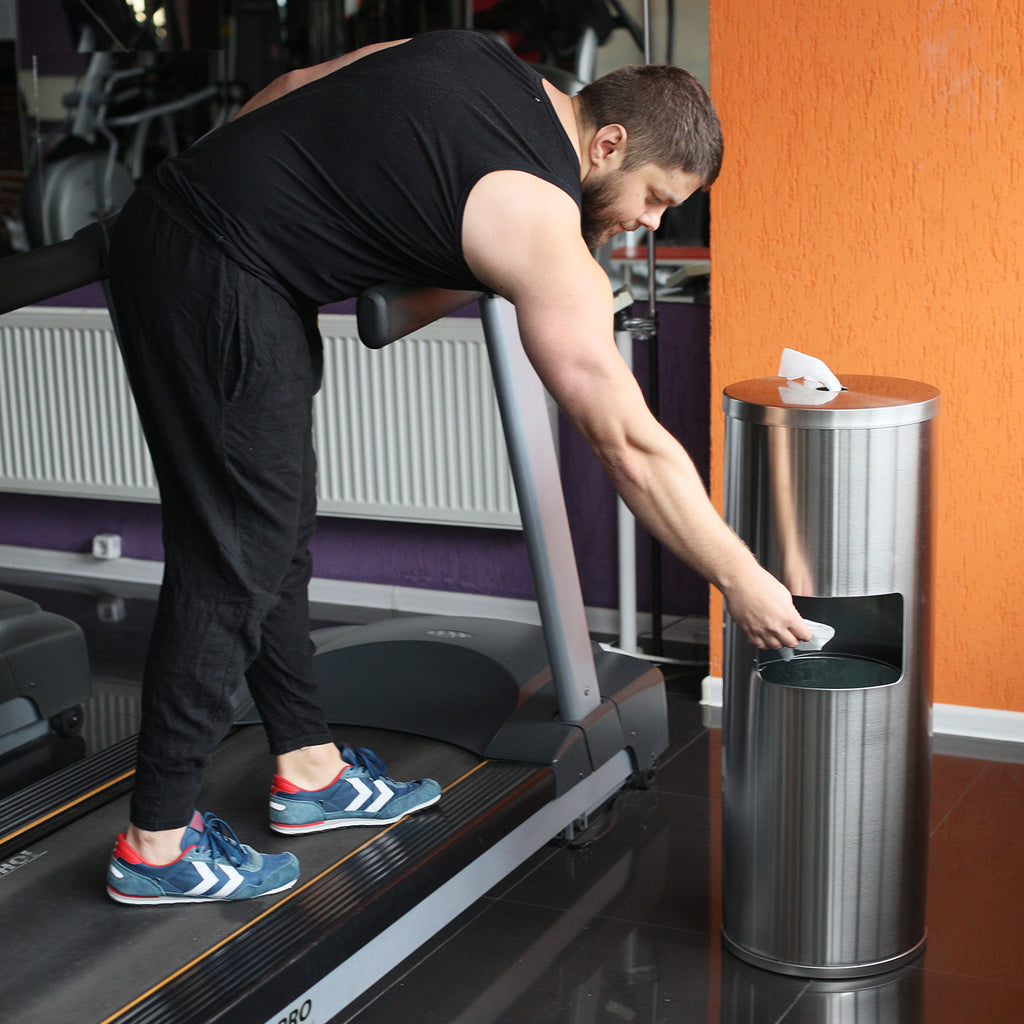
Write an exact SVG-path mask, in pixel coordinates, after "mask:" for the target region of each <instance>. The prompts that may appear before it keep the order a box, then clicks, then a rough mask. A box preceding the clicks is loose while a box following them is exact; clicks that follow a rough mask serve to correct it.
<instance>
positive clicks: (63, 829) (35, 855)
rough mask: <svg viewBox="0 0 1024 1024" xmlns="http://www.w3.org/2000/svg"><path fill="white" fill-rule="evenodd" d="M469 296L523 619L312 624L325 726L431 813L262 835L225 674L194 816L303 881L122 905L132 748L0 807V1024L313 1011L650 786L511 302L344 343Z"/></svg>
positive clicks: (122, 1023)
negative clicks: (424, 801) (506, 481)
mask: <svg viewBox="0 0 1024 1024" xmlns="http://www.w3.org/2000/svg"><path fill="white" fill-rule="evenodd" d="M109 228H110V222H109V221H107V222H101V223H97V224H91V225H89V226H87V227H86V228H83V229H82V230H81V231H79V232H78V233H77V234H76V235H75V236H74V238H72V239H70V240H68V241H66V242H60V243H57V244H56V245H52V246H48V247H46V248H44V249H41V250H35V251H33V252H29V253H24V254H18V255H16V256H12V257H8V258H7V259H5V260H2V261H0V312H7V311H10V310H12V309H17V308H19V307H21V306H23V305H27V304H29V303H32V302H36V301H38V300H40V299H42V298H44V297H47V296H49V295H55V294H61V293H63V292H66V291H69V290H71V289H72V288H75V287H79V286H81V285H83V284H86V283H88V282H90V281H94V280H102V279H103V278H104V277H105V272H104V266H105V254H106V245H107V238H108V232H109ZM473 298H478V300H479V304H480V315H481V319H482V321H483V325H484V332H485V337H486V341H487V347H488V352H489V355H490V360H491V369H492V375H493V378H494V383H495V388H496V392H497V397H498V402H499V407H500V410H501V415H502V421H503V425H504V430H505V435H506V440H507V443H508V448H509V457H510V463H511V467H512V473H513V479H514V482H515V486H516V493H517V497H518V501H519V507H520V513H521V517H522V521H523V528H524V535H525V539H526V545H527V551H528V555H529V559H530V566H531V571H532V574H533V578H534V584H535V589H536V595H537V601H538V605H539V611H540V619H541V625H540V626H533V625H526V624H520V623H510V622H501V621H495V620H490V619H482V618H479V619H478V618H469V617H456V618H452V617H441V616H409V617H407V618H395V619H388V620H384V621H379V622H376V623H371V624H369V625H365V626H344V627H332V628H329V629H326V630H319V631H317V632H315V633H314V635H313V641H314V645H315V649H316V657H315V662H314V663H315V667H316V673H317V677H318V679H319V682H320V685H321V693H322V696H323V699H324V703H325V707H326V709H327V712H328V718H329V720H330V721H331V723H332V728H333V729H334V732H335V734H336V737H337V738H338V739H339V740H341V739H344V741H345V742H347V743H349V744H350V745H352V746H355V745H365V746H371V747H373V748H374V749H376V750H377V751H378V752H379V753H380V754H381V755H382V756H383V757H384V759H385V760H386V762H387V764H388V770H389V774H391V775H393V776H394V777H397V778H415V777H423V776H430V777H433V778H436V779H437V780H438V781H439V782H440V783H441V785H442V788H443V795H442V798H441V801H440V803H439V804H438V805H436V806H435V807H434V808H431V809H428V810H426V811H424V812H421V813H418V814H416V815H413V816H411V817H409V818H406V819H404V820H403V821H400V822H398V823H396V824H394V825H391V826H386V827H383V828H363V827H354V828H346V829H341V830H336V831H333V832H328V833H321V834H319V835H313V836H292V837H283V836H278V835H276V834H275V833H272V832H271V831H270V830H269V828H268V827H267V823H266V821H267V819H266V801H267V794H268V790H269V784H270V778H271V774H272V766H271V761H270V758H269V757H268V756H267V753H266V742H265V738H264V736H263V732H262V728H261V727H260V726H259V725H258V724H257V722H258V719H257V717H256V716H255V713H254V712H253V710H252V707H251V702H250V701H249V700H248V698H247V694H246V692H245V690H244V686H243V687H242V688H240V690H239V694H238V697H237V714H236V727H235V728H234V729H233V730H232V732H231V733H230V735H229V736H228V737H227V738H226V739H225V740H224V741H223V742H222V743H221V745H220V746H219V747H218V748H217V750H216V751H215V754H214V757H213V760H212V762H211V765H210V769H209V771H208V772H207V775H206V780H207V781H206V783H205V785H204V789H203V792H202V794H201V796H200V802H199V806H200V807H201V808H205V807H212V808H215V809H216V810H217V811H218V813H223V814H224V815H225V817H227V818H228V820H229V821H231V823H232V825H233V826H234V827H235V828H236V829H237V831H238V832H239V834H240V835H241V836H242V838H243V839H244V840H245V841H247V842H251V843H253V844H254V845H256V846H257V847H258V848H260V849H263V850H265V851H267V852H271V853H273V852H278V851H280V850H284V849H291V850H292V852H294V853H295V854H296V855H297V856H298V857H299V860H300V863H301V865H302V874H301V876H300V878H299V881H298V883H297V884H296V886H295V887H294V888H293V889H291V890H289V891H287V892H285V893H281V894H278V895H276V896H270V897H266V898H263V899H257V900H250V901H241V902H238V903H232V902H227V901H225V902H213V903H210V904H208V905H193V906H184V907H152V908H145V907H124V906H121V905H119V904H116V903H114V902H113V901H111V900H110V899H109V898H108V897H107V896H106V893H105V891H104V875H105V871H106V865H107V861H108V859H109V854H110V849H111V845H112V843H113V841H114V837H115V835H116V833H117V832H118V831H121V830H123V828H124V826H125V824H126V822H127V818H128V791H129V789H130V786H131V776H132V771H133V764H134V740H133V739H129V740H125V741H123V742H122V743H120V744H118V745H117V746H115V747H112V748H110V749H108V750H106V751H101V752H97V753H95V754H93V755H91V756H89V757H87V758H85V759H84V760H83V761H81V762H78V763H77V764H73V765H70V766H69V767H67V768H65V769H63V770H61V771H59V772H57V773H56V774H55V775H53V776H51V777H49V778H47V779H44V780H43V781H41V782H38V783H35V784H33V785H31V786H29V787H27V788H25V789H23V790H21V791H19V792H18V793H16V794H15V795H14V796H12V797H10V798H8V799H6V800H4V801H2V802H0V925H2V928H3V936H4V938H3V942H2V943H0V1006H3V1008H4V1011H3V1017H4V1019H9V1020H12V1021H15V1020H16V1021H18V1022H19V1024H29V1022H31V1024H35V1022H40V1024H42V1022H46V1024H52V1022H54V1021H75V1022H76V1024H93V1022H95V1024H101V1022H102V1024H114V1022H118V1024H129V1022H133V1024H142V1022H146V1024H157V1022H167V1024H172V1022H173V1024H185V1022H189V1024H191V1022H213V1021H217V1022H238V1024H243V1022H244V1024H260V1022H263V1021H265V1022H267V1024H281V1022H302V1021H310V1022H312V1021H316V1022H318V1024H323V1022H326V1021H329V1020H331V1019H332V1018H333V1017H335V1016H336V1015H338V1014H339V1013H341V1012H342V1011H343V1010H344V1009H345V1008H346V1007H348V1006H350V1005H351V1004H352V1003H353V1002H354V1001H355V1000H356V999H357V998H358V997H359V996H360V995H361V994H362V993H364V992H366V990H367V989H369V988H371V987H372V986H373V985H374V984H375V983H376V982H377V981H379V980H380V979H381V978H382V977H383V976H384V975H385V974H387V973H388V972H389V971H390V970H391V969H392V968H394V967H395V966H397V965H398V964H399V963H401V962H402V961H403V960H404V959H405V958H406V957H408V956H409V955H410V954H412V953H413V952H414V951H415V950H416V949H417V948H418V947H420V946H421V945H422V944H423V943H425V942H426V941H427V940H428V939H430V938H431V937H432V936H433V935H435V934H436V933H438V932H439V931H440V930H441V929H443V928H444V927H445V926H446V925H447V924H449V923H450V922H451V921H452V920H454V918H455V917H457V916H458V915H459V914H460V913H461V912H462V911H463V910H465V909H466V908H468V907H469V906H470V905H471V904H473V903H474V902H475V901H476V900H477V899H479V898H480V897H481V896H483V895H484V894H485V893H487V892H488V890H490V889H491V888H492V887H493V886H494V885H496V884H497V883H498V882H500V881H501V879H503V878H504V877H506V876H507V875H508V874H509V873H511V872H512V871H514V870H515V869H516V868H518V867H519V866H520V865H521V864H522V863H523V862H524V861H525V860H527V859H528V858H529V857H530V856H531V855H532V854H534V853H535V852H536V851H537V850H539V849H540V848H541V847H543V846H544V845H545V844H547V843H548V842H550V841H551V840H552V839H554V838H556V837H558V836H564V837H570V836H572V835H573V834H574V833H575V832H577V831H578V830H580V829H583V828H586V827H587V824H588V820H589V818H590V816H591V815H593V814H594V813H595V812H596V811H597V810H598V809H599V808H601V807H602V806H603V805H605V804H607V803H608V801H609V800H611V799H612V798H613V797H614V796H615V794H616V793H618V792H619V791H620V790H621V789H622V788H623V787H625V786H627V785H631V784H632V785H646V784H647V783H648V782H649V780H650V777H651V775H652V774H653V771H654V769H655V762H656V758H657V757H658V756H659V755H660V754H661V753H662V752H663V751H664V750H665V749H666V748H667V746H668V725H667V714H666V699H665V687H664V679H663V677H662V675H661V672H660V671H659V670H658V669H657V668H655V667H653V666H652V665H651V664H650V663H649V662H646V661H643V660H640V659H637V658H633V657H630V656H628V655H623V654H619V653H614V652H611V651H608V650H605V649H603V648H602V647H600V646H599V645H596V644H594V643H592V641H591V639H590V637H589V634H588V632H587V627H586V619H585V614H584V607H583V600H582V595H581V592H580V586H579V579H578V576H577V573H576V567H575V561H574V555H573V550H572V543H571V538H570V535H569V527H568V519H567V516H566V511H565V504H564V500H563V495H562V490H561V483H560V480H559V476H558V467H557V454H556V449H555V445H554V441H553V436H552V432H551V429H550V420H549V416H548V405H547V399H546V395H545V393H544V390H543V387H542V385H541V383H540V381H539V379H538V378H537V376H536V374H535V373H534V372H533V369H532V367H531V366H530V364H529V362H528V360H527V358H526V356H525V354H524V352H523V349H522V346H521V344H520V341H519V335H518V330H517V327H516V321H515V311H514V309H513V308H512V307H511V306H510V305H509V304H508V303H507V302H505V301H504V300H502V299H500V298H498V297H496V296H493V295H480V296H476V295H475V294H468V293H455V292H447V291H443V290H440V289H425V288H420V289H413V288H408V287H404V286H391V285H384V286H381V287H378V288H374V289H371V290H370V291H369V292H367V293H365V294H364V295H363V296H361V297H360V299H359V301H358V304H357V318H358V325H359V334H360V337H361V338H362V339H363V341H364V342H365V343H366V344H368V345H370V346H371V347H382V346H383V345H386V344H389V343H390V342H392V341H394V340H396V339H398V338H401V337H403V336H404V335H405V334H408V333H410V332H411V331H413V330H416V329H417V328H419V327H421V326H423V325H425V324H427V323H429V322H431V321H432V320H433V319H436V318H437V317H439V316H442V315H444V314H446V313H449V312H452V311H453V310H455V309H457V308H459V307H461V306H462V305H465V304H466V302H467V301H470V300H472V299H473ZM115 326H116V325H115Z"/></svg>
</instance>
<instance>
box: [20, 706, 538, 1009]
mask: <svg viewBox="0 0 1024 1024" xmlns="http://www.w3.org/2000/svg"><path fill="white" fill-rule="evenodd" d="M335 731H336V734H337V737H338V739H339V740H340V739H342V738H344V740H345V742H348V743H349V744H352V745H359V746H368V747H371V748H372V749H374V750H376V751H377V752H378V753H379V754H380V755H381V756H382V757H383V758H384V759H385V760H386V762H387V765H388V774H389V775H391V776H392V777H394V778H399V779H412V778H420V777H424V776H429V777H432V778H436V779H437V780H438V781H439V782H440V783H441V785H442V788H443V789H444V795H443V796H442V798H441V802H440V803H439V804H438V805H437V806H436V807H434V808H430V809H429V810H426V811H423V812H421V813H419V814H416V815H413V816H411V817H409V818H407V819H405V820H404V821H401V822H399V823H397V824H395V825H392V826H385V827H383V828H380V827H376V828H374V827H352V828H343V829H339V830H335V831H333V832H326V833H319V834H313V835H308V836H281V835H278V834H277V833H274V832H272V831H270V829H269V827H268V825H267V796H268V792H269V786H270V780H271V773H272V760H271V758H270V757H269V756H268V754H267V749H266V739H265V736H264V734H263V730H262V729H261V728H260V727H258V726H252V727H246V728H243V729H239V730H238V731H236V732H235V733H234V734H232V735H231V736H229V737H228V738H227V739H226V740H225V741H224V743H222V744H221V746H220V747H219V748H218V749H217V751H216V753H215V755H214V760H213V763H212V765H211V768H210V771H209V772H208V774H207V783H206V785H205V787H204V790H203V792H202V794H201V797H200V801H199V808H200V809H201V810H215V811H216V812H217V813H218V814H219V815H223V817H224V818H225V819H226V820H227V821H228V823H229V824H230V825H231V826H232V827H233V828H234V829H235V831H236V832H237V833H238V835H239V837H240V838H241V839H242V841H243V842H247V843H250V844H251V845H253V846H255V847H256V848H257V849H259V850H262V851H265V852H268V853H276V852H280V851H283V850H291V851H292V852H293V853H294V854H295V855H296V856H297V857H298V858H299V861H300V864H301V866H302V874H301V876H300V878H299V881H298V883H297V885H296V886H295V888H293V889H292V890H290V891H289V892H286V893H281V894H279V895H276V896H269V897H266V898H263V899H257V900H246V901H240V902H238V903H231V902H211V903H209V904H185V905H166V906H157V907H138V906H123V905H120V904H116V903H114V902H113V901H112V900H110V899H109V898H108V897H107V895H106V891H105V874H106V867H107V862H108V859H109V856H110V851H111V848H112V845H113V842H114V838H115V836H116V834H117V832H119V831H122V830H123V829H124V827H125V824H126V822H127V815H128V797H127V795H123V794H122V795H119V796H117V797H116V798H114V799H112V800H111V801H109V802H108V803H105V804H104V805H102V806H100V807H98V808H95V809H93V810H91V812H90V813H88V814H87V815H85V816H83V817H79V818H78V819H77V820H73V821H70V822H69V823H61V824H60V825H59V827H57V828H56V830H55V831H53V832H52V833H50V834H49V835H45V836H42V837H41V838H37V839H35V840H34V841H33V842H32V843H31V845H30V846H29V847H28V848H27V849H23V850H19V851H18V852H17V853H13V854H12V853H10V852H8V853H6V854H5V859H4V861H3V864H2V865H0V926H2V930H3V942H2V943H0V1006H2V1007H3V1019H5V1020H11V1021H18V1022H19V1024H37V1022H38V1024H44V1022H45V1024H54V1022H61V1021H69V1022H70V1021H74V1022H76V1024H93V1022H96V1024H99V1022H114V1021H118V1022H123V1024H127V1022H142V1021H146V1022H158V1021H160V1022H163V1021H166V1022H174V1024H183V1022H186V1021H187V1022H193V1021H196V1022H198V1021H213V1020H218V1021H245V1022H247V1024H252V1022H254V1021H255V1022H259V1021H262V1020H265V1019H267V1018H268V1017H269V1016H270V1015H271V1014H273V1013H274V1012H275V1011H276V1010H277V1009H278V1008H280V1007H281V1006H283V1005H285V1004H286V1003H287V1002H288V1001H290V1000H291V999H293V998H297V997H299V996H300V995H302V993H303V992H304V991H305V990H306V989H307V988H308V987H309V985H310V984H312V983H313V982H314V981H315V980H317V979H318V978H319V977H321V976H322V975H323V974H325V973H327V972H328V971H329V970H331V969H333V968H334V967H336V966H337V965H338V964H339V963H341V962H342V961H344V960H345V959H346V958H347V957H348V956H349V955H351V954H352V953H354V952H356V951H358V950H359V949H360V948H361V947H362V945H363V944H364V943H365V942H366V941H368V940H369V939H370V938H372V937H373V936H375V935H376V934H378V933H379V932H380V931H382V930H383V929H384V928H385V927H387V926H388V925H389V924H391V923H393V922H394V921H395V920H397V919H398V918H400V917H401V916H402V914H403V913H405V912H406V911H407V910H409V909H411V908H412V907H414V906H415V905H416V904H417V903H418V902H419V901H420V900H421V899H422V898H423V897H424V895H425V893H424V889H423V887H424V886H425V885H426V886H432V887H436V886H437V885H438V884H440V882H442V881H444V880H445V879H446V878H448V877H450V876H451V875H453V874H455V873H457V872H458V871H459V870H461V868H462V867H465V866H466V864H468V863H469V862H470V861H471V860H472V859H473V858H474V857H475V856H477V854H478V853H479V850H480V848H481V845H482V844H484V843H489V842H493V841H494V840H495V839H496V838H498V837H500V835H502V834H506V833H507V832H509V831H511V829H512V828H514V827H515V826H516V825H517V824H518V823H519V822H521V821H522V820H525V819H526V818H527V817H528V816H529V815H530V814H532V813H533V812H534V811H535V810H536V809H537V807H539V806H542V805H543V803H544V802H546V801H547V800H550V798H551V794H552V791H553V781H552V778H551V772H550V770H549V769H547V768H537V767H536V766H528V765H521V764H514V763H507V762H483V763H482V764H481V763H480V761H479V759H478V758H477V757H476V756H475V755H473V754H470V753H467V752H466V751H464V750H461V749H459V748H455V747H451V746H448V745H446V744H442V743H438V742H435V741H428V740H423V739H420V738H414V737H410V736H406V735H402V734H397V733H385V732H379V731H376V730H370V729H351V728H346V729H344V731H342V730H340V729H338V730H335Z"/></svg>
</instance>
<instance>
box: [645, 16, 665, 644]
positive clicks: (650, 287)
mask: <svg viewBox="0 0 1024 1024" xmlns="http://www.w3.org/2000/svg"><path fill="white" fill-rule="evenodd" d="M644 63H645V64H650V63H651V5H650V0H644ZM654 245H655V242H654V232H653V231H651V230H650V229H648V231H647V316H648V319H649V320H650V321H651V322H652V324H653V327H654V329H653V331H652V332H651V334H650V338H649V341H648V348H647V368H648V377H649V386H648V391H649V396H648V402H649V404H650V407H651V412H652V413H653V414H654V418H655V419H658V418H659V416H660V412H661V409H660V405H661V402H660V400H659V397H658V391H659V386H660V383H659V368H658V296H657V293H658V283H657V279H656V276H655V274H656V269H657V260H656V256H655V251H654ZM651 651H652V653H653V654H655V655H660V654H661V653H662V636H661V544H659V543H658V541H657V540H655V539H654V538H653V537H652V538H651Z"/></svg>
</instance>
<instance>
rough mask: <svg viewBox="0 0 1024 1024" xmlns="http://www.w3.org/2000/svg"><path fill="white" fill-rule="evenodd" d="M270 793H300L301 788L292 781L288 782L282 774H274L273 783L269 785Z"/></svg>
mask: <svg viewBox="0 0 1024 1024" xmlns="http://www.w3.org/2000/svg"><path fill="white" fill-rule="evenodd" d="M270 792H271V793H301V792H302V789H301V788H300V787H299V786H296V785H295V784H294V783H292V782H289V781H288V780H287V779H286V778H285V777H284V776H283V775H275V776H274V783H273V785H272V786H271V787H270Z"/></svg>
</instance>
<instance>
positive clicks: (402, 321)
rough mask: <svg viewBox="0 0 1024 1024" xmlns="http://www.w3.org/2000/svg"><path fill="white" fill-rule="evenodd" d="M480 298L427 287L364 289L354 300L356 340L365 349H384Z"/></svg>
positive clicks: (384, 286) (479, 295)
mask: <svg viewBox="0 0 1024 1024" xmlns="http://www.w3.org/2000/svg"><path fill="white" fill-rule="evenodd" d="M482 295H483V292H472V291H454V290H452V289H449V288H434V287H430V286H428V285H423V286H419V285H404V284H380V285H376V286H375V287H373V288H367V289H366V291H364V292H363V293H362V294H361V295H360V296H359V298H358V299H357V300H356V327H357V330H358V332H359V339H360V341H362V343H363V344H364V345H366V347H367V348H384V346H385V345H390V344H391V343H392V342H393V341H398V339H399V338H404V337H405V336H406V335H408V334H412V333H413V331H418V330H419V329H420V328H421V327H426V326H427V324H430V323H433V322H434V321H435V320H439V319H440V318H441V317H443V316H447V315H448V314H449V313H454V312H455V310H457V309H461V308H462V307H463V306H466V305H468V304H469V303H470V302H473V301H474V300H476V299H479V298H480V297H481V296H482Z"/></svg>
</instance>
